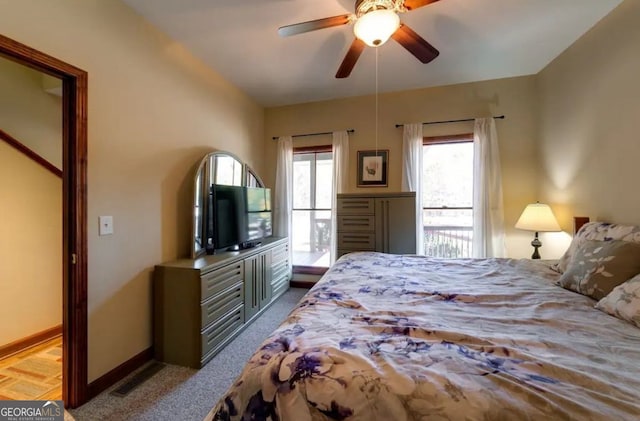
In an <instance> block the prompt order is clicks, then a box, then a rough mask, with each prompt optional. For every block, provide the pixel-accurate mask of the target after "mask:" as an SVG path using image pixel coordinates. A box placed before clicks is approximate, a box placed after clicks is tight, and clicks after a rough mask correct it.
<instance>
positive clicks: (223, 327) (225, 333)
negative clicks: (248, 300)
mask: <svg viewBox="0 0 640 421" xmlns="http://www.w3.org/2000/svg"><path fill="white" fill-rule="evenodd" d="M243 324H244V309H243V306H242V305H239V306H237V307H236V308H234V309H233V310H232V311H230V312H229V313H227V314H226V315H225V316H223V317H222V318H220V319H219V320H218V321H216V322H215V323H214V324H213V325H211V326H209V327H208V328H207V329H205V330H204V331H203V332H202V334H201V335H202V355H203V356H206V355H207V354H208V353H209V352H212V351H214V350H215V348H216V347H217V346H219V345H222V343H223V342H224V340H225V339H227V338H228V337H229V336H230V335H231V334H232V333H233V332H234V331H235V330H236V329H240V328H241V327H242V325H243Z"/></svg>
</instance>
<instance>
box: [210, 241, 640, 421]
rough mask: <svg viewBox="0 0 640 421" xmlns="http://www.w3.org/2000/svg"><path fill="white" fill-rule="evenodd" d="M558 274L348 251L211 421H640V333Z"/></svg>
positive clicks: (537, 265)
mask: <svg viewBox="0 0 640 421" xmlns="http://www.w3.org/2000/svg"><path fill="white" fill-rule="evenodd" d="M558 276H559V275H558V274H557V273H556V272H553V271H552V270H550V269H549V268H548V267H547V266H546V265H544V262H539V261H538V262H534V261H530V260H513V259H482V260H474V259H460V260H441V259H432V258H426V257H420V256H402V255H388V254H381V253H353V254H349V255H346V256H343V257H342V258H341V259H340V260H339V261H338V262H337V263H336V264H335V265H334V266H333V267H332V268H331V269H330V270H329V271H328V272H327V273H326V274H325V275H324V277H323V278H322V279H321V281H319V282H318V283H317V284H316V285H315V286H314V287H313V288H312V289H311V290H310V291H309V293H308V294H307V295H306V296H305V297H304V298H303V299H302V300H301V302H300V303H299V304H298V305H297V307H296V308H295V309H294V310H293V311H292V312H291V314H290V315H289V317H288V318H287V319H286V320H285V321H284V322H283V323H282V325H281V326H280V327H279V328H278V329H277V330H276V331H275V332H274V333H273V334H272V335H271V336H270V337H269V338H267V340H265V341H264V342H263V344H262V346H261V347H260V348H259V349H258V350H257V351H256V352H255V354H254V355H253V356H252V358H251V359H250V360H249V362H248V363H247V365H246V367H245V368H244V371H243V373H242V375H241V376H240V377H239V378H238V379H237V380H236V382H235V383H234V385H233V386H232V387H231V389H230V390H229V391H228V392H227V394H226V396H224V397H223V398H222V399H221V400H220V402H219V403H218V404H217V405H216V407H215V408H213V410H212V411H211V412H210V414H209V415H208V417H207V419H215V420H228V419H232V420H235V419H245V420H248V419H272V420H295V421H304V420H326V419H337V420H343V419H344V420H367V421H372V420H462V419H465V420H525V419H531V420H563V419H566V420H569V419H571V420H583V419H584V420H588V419H593V420H637V419H640V329H638V328H636V327H634V326H633V325H631V324H629V323H626V322H624V321H621V320H618V319H616V318H614V317H612V316H609V315H607V314H605V313H602V312H600V311H598V310H596V309H594V308H593V305H594V303H595V302H594V301H593V300H592V299H590V298H587V297H584V296H581V295H578V294H576V293H573V292H570V291H567V290H564V289H562V288H560V287H558V286H556V285H555V284H554V281H555V280H556V279H557V278H558Z"/></svg>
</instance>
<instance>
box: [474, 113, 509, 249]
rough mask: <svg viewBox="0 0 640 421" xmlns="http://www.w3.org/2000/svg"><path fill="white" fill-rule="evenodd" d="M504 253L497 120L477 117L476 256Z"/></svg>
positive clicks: (475, 159)
mask: <svg viewBox="0 0 640 421" xmlns="http://www.w3.org/2000/svg"><path fill="white" fill-rule="evenodd" d="M505 256H506V249H505V242H504V209H503V205H502V177H501V173H500V153H499V150H498V136H497V133H496V123H495V121H494V119H493V118H478V119H476V121H475V127H474V129H473V257H505Z"/></svg>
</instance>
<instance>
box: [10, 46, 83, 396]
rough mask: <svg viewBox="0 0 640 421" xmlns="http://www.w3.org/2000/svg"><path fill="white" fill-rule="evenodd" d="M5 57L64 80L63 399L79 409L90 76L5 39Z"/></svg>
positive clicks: (81, 369) (81, 370) (81, 390)
mask: <svg viewBox="0 0 640 421" xmlns="http://www.w3.org/2000/svg"><path fill="white" fill-rule="evenodd" d="M0 55H1V56H3V57H5V58H8V59H9V60H13V61H15V62H18V63H21V64H23V65H25V66H28V67H30V68H32V69H35V70H38V71H40V72H43V73H46V74H48V75H50V76H53V77H56V78H59V79H61V80H62V84H63V86H62V120H63V123H62V134H63V141H62V167H63V173H62V215H63V222H62V275H63V282H62V284H63V292H62V307H63V310H62V311H63V312H62V336H63V341H62V350H63V351H62V352H63V366H62V376H63V381H62V398H63V400H64V402H65V406H66V407H68V408H75V407H77V406H80V405H82V404H83V403H84V402H86V400H87V397H88V395H87V391H88V386H87V73H86V72H85V71H83V70H81V69H78V68H77V67H75V66H72V65H70V64H68V63H65V62H63V61H61V60H58V59H56V58H54V57H51V56H49V55H47V54H45V53H42V52H40V51H37V50H34V49H33V48H30V47H28V46H26V45H24V44H21V43H19V42H17V41H14V40H12V39H10V38H7V37H5V36H3V35H0ZM34 250H37V247H36V245H34ZM25 252H27V251H25ZM34 256H35V258H37V254H35V253H34Z"/></svg>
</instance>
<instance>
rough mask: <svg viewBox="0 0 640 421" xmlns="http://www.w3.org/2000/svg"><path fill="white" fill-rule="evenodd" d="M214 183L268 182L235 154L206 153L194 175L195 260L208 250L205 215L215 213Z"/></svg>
mask: <svg viewBox="0 0 640 421" xmlns="http://www.w3.org/2000/svg"><path fill="white" fill-rule="evenodd" d="M213 185H218V186H238V187H256V188H262V187H264V183H263V182H262V180H261V179H260V177H259V176H258V175H257V174H256V173H255V172H254V171H253V169H251V167H249V166H248V165H247V164H245V163H243V162H242V161H241V160H240V159H238V157H236V156H235V155H233V154H231V153H229V152H222V151H217V152H210V153H208V154H207V155H205V156H204V157H203V158H202V160H201V161H200V164H199V165H198V168H197V170H196V173H195V176H194V187H193V192H194V195H193V230H192V235H193V238H192V241H191V245H192V248H191V258H192V259H195V258H196V257H198V256H200V255H202V254H204V253H205V252H206V250H207V246H208V244H207V240H206V238H207V235H206V226H207V223H206V221H205V218H206V215H210V214H211V213H210V212H208V207H209V206H210V205H209V203H208V200H207V198H208V197H209V194H210V191H211V188H212V186H213ZM209 241H210V240H209ZM209 246H211V244H209Z"/></svg>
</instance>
